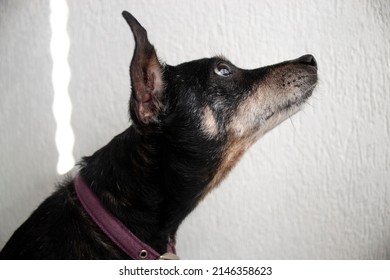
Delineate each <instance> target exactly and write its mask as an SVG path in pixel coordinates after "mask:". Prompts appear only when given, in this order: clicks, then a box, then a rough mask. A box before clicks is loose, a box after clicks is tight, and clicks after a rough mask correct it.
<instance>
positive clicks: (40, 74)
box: [0, 0, 59, 248]
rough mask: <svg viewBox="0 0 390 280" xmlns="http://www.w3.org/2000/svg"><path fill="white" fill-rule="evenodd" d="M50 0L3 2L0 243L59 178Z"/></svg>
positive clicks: (0, 7) (0, 4) (0, 33)
mask: <svg viewBox="0 0 390 280" xmlns="http://www.w3.org/2000/svg"><path fill="white" fill-rule="evenodd" d="M49 19H50V5H49V2H48V1H44V0H38V1H11V0H10V1H1V2H0V36H1V44H0V58H1V63H0V86H1V102H0V108H1V110H0V127H1V130H2V135H1V137H0V147H1V157H0V216H1V219H0V248H2V247H3V245H4V243H5V242H6V241H7V240H8V238H9V237H10V235H11V234H12V233H13V231H14V230H15V229H16V228H17V227H18V226H19V225H20V224H21V223H22V222H23V221H24V220H25V219H26V218H27V217H28V216H29V215H30V214H31V212H32V210H33V209H35V208H36V207H37V205H39V203H40V202H41V201H42V200H43V198H44V197H46V196H47V195H48V194H50V193H51V192H53V190H54V183H55V182H56V181H57V180H58V179H59V177H58V174H57V171H56V165H57V160H58V153H57V149H56V145H55V133H56V123H55V120H54V118H53V111H52V107H53V94H54V93H53V85H52V58H51V54H50V40H51V29H50V22H49Z"/></svg>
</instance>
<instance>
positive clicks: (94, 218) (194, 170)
mask: <svg viewBox="0 0 390 280" xmlns="http://www.w3.org/2000/svg"><path fill="white" fill-rule="evenodd" d="M122 15H123V17H124V18H125V20H126V21H127V23H128V25H129V26H130V29H131V30H132V33H133V36H134V39H135V49H134V53H133V58H132V61H131V64H130V69H129V72H130V79H131V97H130V102H129V111H130V117H131V120H132V124H131V125H130V127H128V128H127V129H126V130H125V131H124V132H122V133H121V134H119V135H117V136H115V137H114V138H113V139H112V140H111V141H110V142H109V143H108V144H107V145H106V146H104V147H103V148H101V149H99V150H98V151H96V152H95V153H94V154H93V155H91V156H88V157H84V158H82V160H81V161H80V163H78V167H79V168H78V175H77V176H76V177H75V178H67V179H66V180H65V181H64V182H63V183H61V184H60V185H59V186H58V188H57V190H56V191H55V192H54V193H53V194H52V195H51V196H49V197H48V198H47V199H46V200H45V201H44V202H43V203H42V204H41V205H40V206H39V207H38V208H37V209H36V210H35V211H34V212H33V213H32V214H31V216H30V217H29V218H28V219H27V220H26V221H25V222H24V223H23V224H22V225H21V226H20V227H19V228H18V229H17V230H16V231H15V233H14V234H13V235H12V237H11V238H10V240H9V241H8V242H7V243H6V245H5V247H4V248H3V249H2V251H1V253H0V258H1V259H175V258H176V255H175V252H174V248H173V249H171V250H170V249H169V248H172V247H174V245H172V244H174V240H175V235H176V231H177V229H178V227H179V225H180V224H181V223H182V221H183V220H184V219H185V218H186V216H187V215H188V214H189V213H190V212H191V211H192V210H193V209H194V208H195V207H196V206H197V205H198V204H199V202H200V201H202V200H203V199H204V198H205V196H206V195H207V194H208V193H209V192H210V191H212V190H213V189H214V188H215V187H217V186H218V185H219V183H220V182H221V181H222V180H223V179H224V177H225V176H226V175H227V174H228V173H229V171H230V170H231V169H232V168H233V167H234V165H235V164H236V163H237V162H238V161H239V159H240V158H241V156H242V155H243V154H244V152H245V151H247V150H248V148H249V147H250V146H251V145H252V144H253V143H255V142H256V141H257V140H258V139H259V138H260V137H262V136H263V135H264V134H266V133H267V132H268V131H270V130H271V129H273V128H274V127H275V126H277V125H278V124H280V123H281V122H282V121H284V120H285V119H287V118H289V117H290V116H291V115H293V114H295V113H296V112H298V111H299V110H300V108H301V107H302V105H303V104H305V102H306V100H307V99H308V98H309V97H310V96H311V95H312V92H313V90H314V88H315V86H316V84H317V63H316V60H315V58H314V57H313V56H312V55H304V56H302V57H300V58H298V59H295V60H290V61H285V62H282V63H278V64H275V65H271V66H267V67H262V68H258V69H254V70H244V69H240V68H238V67H237V66H235V65H234V64H232V63H231V62H230V61H229V60H227V59H226V58H224V57H221V56H216V57H212V58H203V59H199V60H194V61H190V62H185V63H182V64H179V65H177V66H171V65H168V64H164V63H162V62H161V61H160V60H159V58H158V56H157V54H156V51H155V48H154V47H153V45H152V44H151V43H150V42H149V40H148V37H147V32H146V30H145V29H144V27H142V26H141V24H140V23H139V22H138V21H137V20H136V19H135V18H134V17H133V16H132V15H131V14H130V13H128V12H126V11H124V12H123V13H122ZM80 188H81V190H80ZM80 193H81V194H80ZM83 195H84V196H86V197H83ZM91 199H92V200H93V202H88V200H91ZM91 203H92V204H91ZM94 203H95V204H94ZM97 209H98V210H97ZM96 211H97V212H99V211H101V212H99V213H97V214H96V213H94V212H96ZM101 215H103V216H101ZM99 219H100V220H99ZM106 221H109V224H108V225H107V224H104V223H106ZM110 223H111V224H110ZM102 224H103V225H102ZM112 228H115V230H116V229H118V230H119V231H120V232H119V234H118V233H117V232H115V230H114V232H111V230H112ZM126 234H128V235H126ZM115 235H118V236H119V237H118V236H115ZM113 236H114V237H113ZM121 238H122V239H123V238H124V239H123V240H125V241H126V240H127V241H128V242H127V243H129V244H131V246H133V247H134V248H135V249H134V248H124V247H125V246H126V245H123V244H124V243H126V242H125V241H123V240H122V239H121ZM118 239H119V240H118ZM134 250H135V251H134Z"/></svg>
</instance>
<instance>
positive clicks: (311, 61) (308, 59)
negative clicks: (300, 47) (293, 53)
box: [291, 54, 317, 68]
mask: <svg viewBox="0 0 390 280" xmlns="http://www.w3.org/2000/svg"><path fill="white" fill-rule="evenodd" d="M291 63H300V64H307V65H310V66H313V67H316V68H317V61H316V59H315V58H314V56H312V55H311V54H306V55H303V56H301V57H299V58H297V59H294V60H292V61H291Z"/></svg>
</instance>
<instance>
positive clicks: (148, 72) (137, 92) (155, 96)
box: [122, 11, 164, 124]
mask: <svg viewBox="0 0 390 280" xmlns="http://www.w3.org/2000/svg"><path fill="white" fill-rule="evenodd" d="M122 15H123V17H124V18H125V20H126V21H127V23H128V24H129V26H130V28H131V31H132V32H133V35H134V39H135V50H134V55H133V59H132V61H131V64H130V76H131V84H132V96H131V99H130V107H133V108H130V110H135V113H136V117H137V118H138V121H139V122H140V123H142V124H149V123H150V122H153V121H155V120H156V119H157V116H158V114H159V113H160V110H161V98H162V92H163V90H164V81H163V75H162V72H163V67H162V65H161V64H160V62H159V60H158V58H157V54H156V51H155V49H154V47H153V45H152V44H150V42H149V40H148V35H147V32H146V30H145V28H143V27H142V26H141V24H139V22H138V21H137V20H136V19H135V18H134V17H133V16H132V15H131V14H130V13H128V12H126V11H123V13H122Z"/></svg>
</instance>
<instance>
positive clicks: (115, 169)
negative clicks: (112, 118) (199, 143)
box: [80, 126, 213, 253]
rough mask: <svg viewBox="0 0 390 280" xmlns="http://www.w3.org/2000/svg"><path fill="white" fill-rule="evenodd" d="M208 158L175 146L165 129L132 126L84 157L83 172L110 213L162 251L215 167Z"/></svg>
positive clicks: (194, 203) (197, 199)
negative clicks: (148, 131) (143, 130)
mask: <svg viewBox="0 0 390 280" xmlns="http://www.w3.org/2000/svg"><path fill="white" fill-rule="evenodd" d="M206 157H207V155H205V156H204V157H203V158H204V160H206ZM204 160H203V159H202V156H199V157H198V158H197V159H194V158H189V157H188V155H187V154H186V152H185V151H183V149H180V150H179V151H178V150H175V149H172V148H171V146H170V145H169V144H167V141H166V139H164V137H163V136H162V134H160V135H159V134H153V135H147V136H145V135H142V134H141V133H139V132H138V131H137V130H136V129H135V128H134V127H133V126H132V127H130V128H129V129H127V130H126V131H124V132H123V133H121V134H119V135H118V136H116V137H115V138H114V139H113V140H112V141H111V142H110V143H108V144H107V145H106V146H104V147H103V148H102V149H100V150H98V151H97V152H96V153H94V154H93V155H92V156H90V157H86V158H84V159H83V161H82V162H81V164H80V165H81V169H80V174H81V176H82V177H83V178H84V180H85V181H86V183H87V184H88V185H89V186H90V187H91V189H92V190H93V191H94V192H95V194H96V195H97V196H98V197H99V199H100V200H101V201H102V202H103V204H104V205H105V206H106V207H107V209H108V210H109V211H110V212H111V213H113V214H114V215H115V216H116V217H117V218H118V219H120V220H121V221H122V223H124V224H125V225H126V226H127V227H128V228H129V229H130V230H131V231H132V232H133V233H134V234H135V235H136V236H138V237H139V238H140V239H141V240H142V241H144V242H145V243H147V244H149V245H150V246H152V247H153V248H154V249H155V250H156V251H158V252H159V253H164V252H165V249H166V244H167V242H168V240H169V238H172V237H174V236H175V234H176V231H177V228H178V226H179V225H180V223H181V222H182V221H183V220H184V218H185V217H186V216H187V215H188V214H189V213H190V212H191V211H192V210H193V209H194V208H195V206H196V205H197V203H198V202H199V197H200V195H201V193H202V191H203V190H204V188H205V187H206V185H207V184H208V182H210V180H211V176H212V174H213V170H212V169H213V168H212V166H210V164H208V163H207V162H204Z"/></svg>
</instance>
